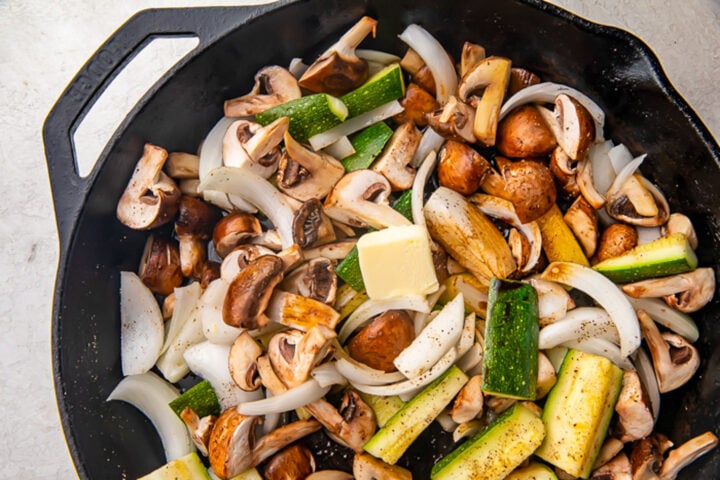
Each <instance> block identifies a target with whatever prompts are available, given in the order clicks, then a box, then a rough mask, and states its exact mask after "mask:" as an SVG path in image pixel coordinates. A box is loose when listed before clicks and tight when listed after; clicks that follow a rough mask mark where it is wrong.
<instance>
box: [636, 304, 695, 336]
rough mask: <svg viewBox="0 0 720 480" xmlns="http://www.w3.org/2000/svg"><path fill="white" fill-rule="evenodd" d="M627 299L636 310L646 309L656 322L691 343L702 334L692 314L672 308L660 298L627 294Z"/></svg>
mask: <svg viewBox="0 0 720 480" xmlns="http://www.w3.org/2000/svg"><path fill="white" fill-rule="evenodd" d="M627 299H628V300H629V301H630V304H631V305H632V306H633V308H635V310H645V312H646V313H647V314H648V315H650V317H652V319H653V320H655V323H659V324H660V325H662V326H663V327H665V328H668V329H670V330H672V331H673V332H675V333H677V334H678V335H680V336H681V337H684V338H685V339H687V341H689V342H690V343H694V342H696V341H697V339H698V337H699V336H700V332H699V331H698V327H697V325H696V324H695V321H694V320H693V319H692V317H690V315H687V314H685V313H682V312H679V311H677V310H675V309H674V308H671V307H670V306H668V304H667V303H665V302H663V301H662V300H660V299H658V298H633V297H630V296H627Z"/></svg>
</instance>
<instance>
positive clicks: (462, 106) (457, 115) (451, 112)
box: [426, 95, 475, 143]
mask: <svg viewBox="0 0 720 480" xmlns="http://www.w3.org/2000/svg"><path fill="white" fill-rule="evenodd" d="M426 119H427V123H428V125H430V127H432V129H433V130H435V131H436V132H437V133H439V134H440V135H442V136H443V137H445V138H450V139H456V140H462V141H465V142H468V143H475V134H474V133H473V125H474V123H475V109H474V108H473V107H471V106H470V105H467V104H466V103H464V102H461V101H460V100H458V98H457V97H456V96H454V95H451V96H450V98H449V99H448V101H447V102H446V103H445V105H443V106H442V108H441V109H439V110H435V111H434V112H431V113H428V114H427V116H426Z"/></svg>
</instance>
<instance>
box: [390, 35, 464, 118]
mask: <svg viewBox="0 0 720 480" xmlns="http://www.w3.org/2000/svg"><path fill="white" fill-rule="evenodd" d="M398 37H399V38H400V40H402V41H403V42H405V43H406V44H407V45H408V46H409V47H410V48H412V49H413V50H415V52H416V53H417V54H418V55H420V58H422V59H423V61H424V62H425V65H427V66H428V68H429V69H430V72H431V73H432V76H433V79H434V80H435V92H436V94H435V96H436V98H437V101H438V102H440V105H444V104H445V103H446V102H447V101H448V99H449V98H450V95H455V91H456V90H457V84H458V79H457V73H455V66H454V65H453V62H452V60H450V56H449V55H448V53H447V52H446V51H445V49H444V48H443V46H442V45H441V44H440V42H438V41H437V39H436V38H435V37H433V36H432V35H431V34H430V33H429V32H428V31H427V30H425V29H424V28H422V27H421V26H420V25H417V24H414V23H413V24H410V25H408V26H407V28H406V29H405V30H404V31H403V32H402V33H401V34H400V35H398Z"/></svg>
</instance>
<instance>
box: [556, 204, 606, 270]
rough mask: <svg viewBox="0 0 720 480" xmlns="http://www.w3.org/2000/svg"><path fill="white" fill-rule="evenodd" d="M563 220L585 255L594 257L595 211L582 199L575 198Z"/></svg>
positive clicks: (596, 238)
mask: <svg viewBox="0 0 720 480" xmlns="http://www.w3.org/2000/svg"><path fill="white" fill-rule="evenodd" d="M563 220H565V223H567V225H568V227H570V230H572V231H573V233H574V234H575V237H576V238H577V239H578V241H579V242H580V245H582V248H583V251H584V252H585V255H586V256H587V257H588V258H589V257H592V256H593V255H595V250H596V249H597V243H598V218H597V213H596V211H595V209H594V208H593V207H592V205H590V204H589V203H588V202H587V200H585V198H584V197H577V198H576V199H575V201H574V202H573V203H572V205H570V207H569V208H568V209H567V211H566V212H565V215H564V216H563Z"/></svg>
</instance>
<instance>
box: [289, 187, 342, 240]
mask: <svg viewBox="0 0 720 480" xmlns="http://www.w3.org/2000/svg"><path fill="white" fill-rule="evenodd" d="M292 227H293V237H294V238H295V241H296V242H297V245H299V246H300V247H301V248H306V247H310V246H313V245H323V244H325V243H328V242H332V241H334V240H335V239H336V238H337V237H336V234H335V228H334V227H333V224H332V220H330V217H328V216H327V215H326V214H325V210H323V204H322V203H321V202H320V201H319V200H317V199H314V198H312V199H310V200H308V201H306V202H304V203H303V204H302V205H301V206H300V207H299V208H298V209H297V210H295V214H294V216H293V224H292Z"/></svg>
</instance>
